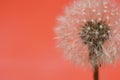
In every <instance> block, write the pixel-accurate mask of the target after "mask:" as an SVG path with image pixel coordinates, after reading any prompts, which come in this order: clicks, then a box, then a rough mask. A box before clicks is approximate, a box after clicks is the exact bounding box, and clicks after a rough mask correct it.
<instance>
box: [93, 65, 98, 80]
mask: <svg viewBox="0 0 120 80" xmlns="http://www.w3.org/2000/svg"><path fill="white" fill-rule="evenodd" d="M94 80H99V67H98V65H96V66H94Z"/></svg>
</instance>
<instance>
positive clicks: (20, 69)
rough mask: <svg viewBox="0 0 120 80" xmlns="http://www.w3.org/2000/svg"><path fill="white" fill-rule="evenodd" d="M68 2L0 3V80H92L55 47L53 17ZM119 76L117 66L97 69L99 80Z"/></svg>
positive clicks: (22, 0)
mask: <svg viewBox="0 0 120 80" xmlns="http://www.w3.org/2000/svg"><path fill="white" fill-rule="evenodd" d="M71 1H72V0H1V1H0V80H92V71H91V70H90V69H89V68H88V69H86V70H84V69H83V68H81V67H75V66H74V65H73V64H71V63H70V62H68V61H65V60H64V57H63V52H62V51H61V50H59V49H56V48H55V40H54V39H53V38H54V32H53V28H54V27H55V25H56V17H57V16H58V15H60V14H61V13H62V11H63V8H64V6H65V5H67V4H68V3H69V2H71ZM119 2H120V1H119ZM119 75H120V63H119V64H117V65H116V66H115V67H113V66H106V67H104V68H102V69H100V80H120V76H119Z"/></svg>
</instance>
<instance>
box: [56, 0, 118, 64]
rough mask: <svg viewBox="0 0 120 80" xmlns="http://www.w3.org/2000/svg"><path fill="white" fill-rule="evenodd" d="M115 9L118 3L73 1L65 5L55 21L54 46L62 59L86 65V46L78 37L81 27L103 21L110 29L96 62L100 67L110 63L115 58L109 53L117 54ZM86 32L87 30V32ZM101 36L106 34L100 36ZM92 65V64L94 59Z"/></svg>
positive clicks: (100, 0)
mask: <svg viewBox="0 0 120 80" xmlns="http://www.w3.org/2000/svg"><path fill="white" fill-rule="evenodd" d="M111 3H112V4H111ZM119 10H120V8H119V4H117V3H116V2H115V1H114V0H92V1H91V0H75V1H74V3H73V4H71V5H69V6H67V8H66V9H65V13H64V15H63V16H62V17H59V18H58V26H57V29H56V30H55V33H56V37H57V41H58V45H60V47H62V48H63V49H64V51H65V53H66V57H70V58H69V59H70V60H71V61H73V62H74V63H75V62H76V63H80V64H86V63H87V64H89V56H88V55H89V51H88V47H87V46H86V45H84V44H83V43H82V40H81V38H80V34H81V32H80V31H81V29H82V26H81V25H83V24H85V23H86V22H87V21H92V22H95V21H105V22H106V23H107V25H108V26H109V27H110V29H111V30H110V31H108V33H109V34H110V35H111V37H110V38H109V40H107V41H106V42H105V43H104V44H103V45H102V48H103V51H104V54H103V55H101V57H100V58H99V60H98V62H102V63H103V64H108V63H109V62H114V60H115V59H116V57H113V54H114V55H118V54H119V53H118V52H117V51H115V49H118V51H120V43H118V42H120V39H119V37H120V27H119V25H120V15H119V14H120V11H119ZM99 27H100V29H102V28H103V26H102V25H100V26H99ZM90 29H91V28H89V27H88V30H90ZM115 31H116V32H115ZM97 34H98V33H96V35H97ZM105 36H106V34H105V35H103V37H105ZM99 43H100V44H101V42H99ZM90 44H92V43H90ZM113 47H114V48H113ZM97 53H100V52H99V51H98V52H97ZM106 54H107V55H106ZM108 56H109V57H108ZM92 62H93V63H94V59H93V61H92Z"/></svg>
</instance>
